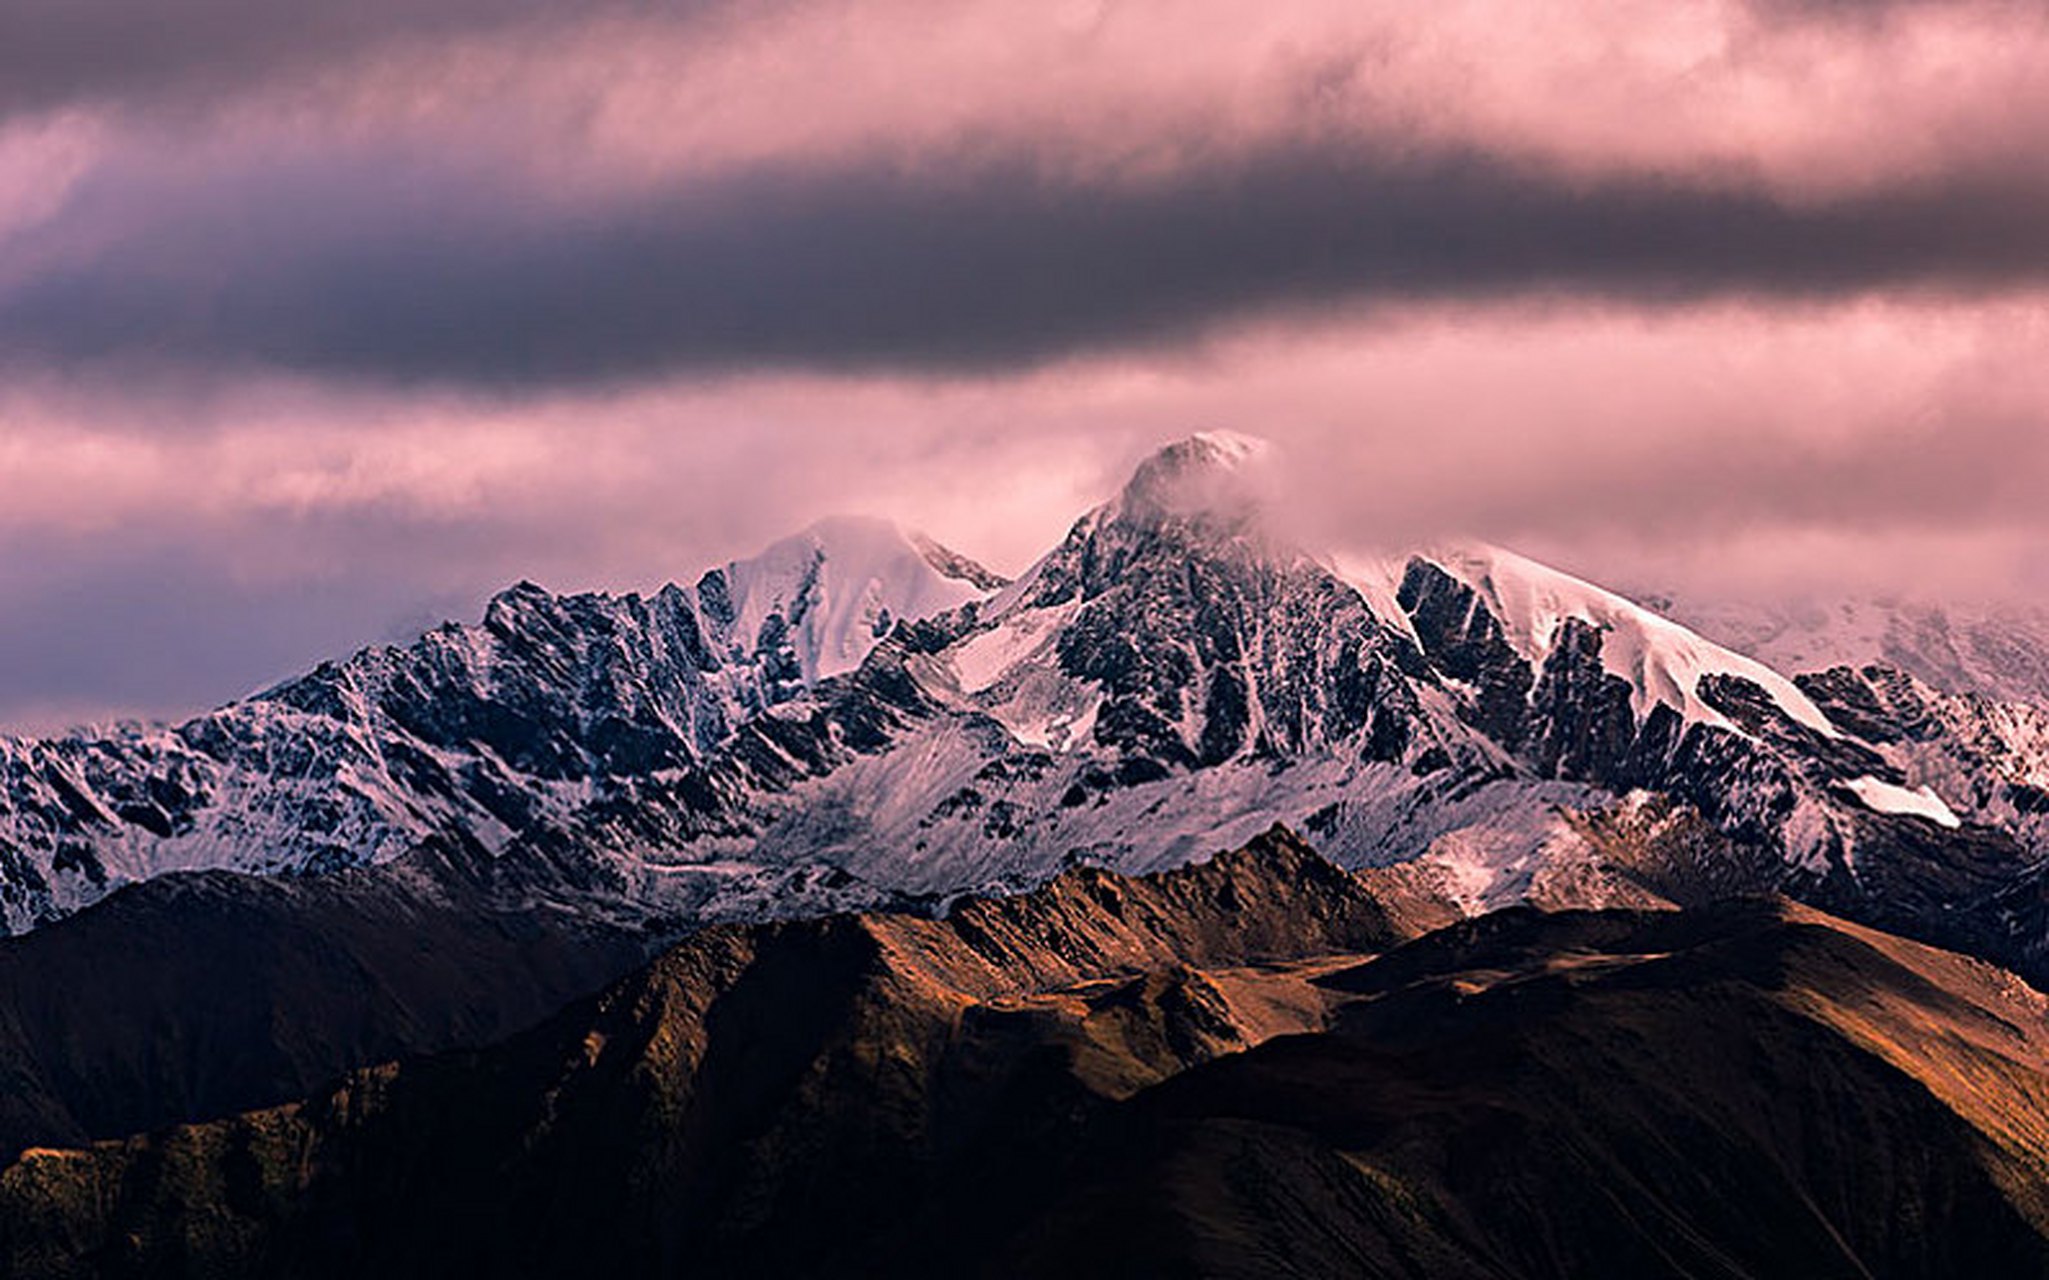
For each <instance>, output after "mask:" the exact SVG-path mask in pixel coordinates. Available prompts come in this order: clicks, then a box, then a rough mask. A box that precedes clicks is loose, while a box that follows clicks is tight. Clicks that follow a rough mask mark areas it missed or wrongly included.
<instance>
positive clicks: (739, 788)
mask: <svg viewBox="0 0 2049 1280" xmlns="http://www.w3.org/2000/svg"><path fill="white" fill-rule="evenodd" d="M1285 498H1286V492H1285V482H1284V481H1283V479H1282V478H1281V475H1280V468H1278V467H1276V466H1275V465H1274V456H1273V454H1272V452H1271V450H1270V449H1269V448H1268V447H1267V446H1265V445H1264V444H1262V443H1261V442H1259V441H1257V440H1255V439H1252V438H1250V437H1247V436H1242V435H1237V434H1233V433H1225V432H1208V433H1203V434H1200V435H1196V436H1193V437H1190V438H1188V439H1186V440H1183V441H1179V442H1176V443H1173V444H1170V445H1168V446H1167V447H1166V448H1164V449H1162V450H1160V451H1159V452H1158V453H1156V454H1154V455H1153V456H1152V457H1150V458H1148V459H1147V460H1145V461H1144V462H1143V463H1141V464H1140V465H1139V466H1138V467H1137V468H1136V470H1135V471H1134V473H1133V475H1132V476H1131V477H1130V479H1129V481H1128V482H1127V483H1126V484H1125V485H1124V486H1123V487H1122V489H1121V490H1120V492H1119V493H1117V494H1116V495H1115V496H1113V497H1112V498H1111V499H1110V500H1109V501H1107V502H1105V503H1104V504H1103V505H1101V506H1099V507H1097V508H1096V509H1095V510H1093V511H1090V512H1089V513H1087V514H1085V515H1083V516H1082V517H1081V518H1080V519H1079V520H1078V521H1077V522H1076V523H1075V525H1074V526H1073V528H1072V529H1071V530H1070V531H1069V533H1068V535H1067V536H1066V537H1065V538H1064V539H1062V540H1061V542H1060V543H1059V544H1058V545H1057V546H1055V547H1053V548H1051V549H1050V550H1049V551H1048V552H1047V553H1046V554H1045V555H1044V556H1042V557H1041V558H1040V559H1039V561H1038V562H1037V563H1035V564H1034V565H1033V566H1032V567H1031V568H1030V569H1029V570H1028V571H1027V572H1026V573H1024V574H1023V575H1021V576H1020V577H1019V578H1018V579H1017V580H1016V581H1015V582H1011V583H1005V582H1004V581H1003V580H1002V579H1001V578H999V577H997V576H996V575H993V574H991V573H989V572H988V571H987V570H985V569H982V568H980V567H979V566H976V565H974V564H973V563H972V562H971V561H968V560H966V559H965V558H964V557H961V556H959V555H957V554H955V553H953V552H950V551H948V550H946V549H945V548H943V547H941V546H939V545H938V544H936V543H933V542H931V541H930V540H929V539H925V538H922V537H920V536H917V535H906V534H903V533H901V532H899V531H897V530H896V529H895V528H894V527H893V526H890V525H888V524H887V523H885V522H880V521H872V520H847V519H841V520H831V521H826V522H822V523H821V524H819V525H816V526H814V527H812V528H811V529H809V530H807V531H805V532H803V533H801V534H799V535H797V536H795V537H793V538H790V539H786V540H784V541H782V542H779V543H776V544H775V545H773V546H771V547H769V548H768V549H767V550H765V551H764V552H763V553H762V554H760V555H759V556H756V557H754V558H752V559H749V560H744V561H739V562H736V563H734V564H730V565H726V566H723V567H722V568H719V569H714V570H712V571H710V572H707V573H705V574H703V575H702V576H701V577H699V578H698V579H697V580H696V582H695V583H694V584H692V585H689V586H679V585H672V586H668V587H664V588H662V589H661V590H660V591H658V592H656V593H654V594H653V595H651V596H646V597H642V596H638V595H628V596H623V597H614V596H605V595H579V596H566V597H565V596H555V595H551V594H549V593H548V592H545V591H543V590H541V589H540V588H538V587H534V586H532V585H531V584H522V585H521V586H519V587H516V588H514V589H512V590H510V591H508V592H506V593H504V594H502V595H500V596H499V597H498V598H497V599H496V600H494V601H493V602H492V604H491V606H490V608H489V609H488V610H487V611H486V614H485V618H484V620H483V622H482V624H481V625H476V626H457V625H454V624H450V625H447V626H444V627H441V628H437V629H436V630H434V631H432V632H429V633H428V634H426V635H424V636H422V637H421V638H420V639H419V640H417V641H415V642H414V643H412V644H411V645H407V646H403V647H396V648H383V649H373V650H365V651H364V652H362V653H359V654H356V655H355V656H353V657H351V658H349V659H347V660H345V661H342V662H338V663H329V664H324V665H322V666H321V667H319V668H318V669H316V670H315V671H313V672H311V673H309V674H308V675H306V676H304V677H301V678H300V679H298V680H294V681H291V682H288V683H286V684H284V685H281V686H279V687H277V688H275V689H271V690H268V691H266V692H264V693H262V694H259V695H256V696H255V697H253V698H250V699H248V700H246V701H244V702H241V703H237V704H234V705H231V706H229V707H225V708H223V709H221V710H220V711H217V712H214V713H212V714H210V715H207V716H203V717H200V718H199V719H197V720H194V721H191V722H189V723H187V724H184V725H179V726H175V727H164V728H158V729H150V730H137V731H123V732H120V733H115V734H110V735H97V736H96V735H90V734H78V735H71V736H68V737H63V738H56V739H50V740H43V741H24V742H7V743H4V744H0V769H4V786H0V908H4V911H5V913H6V921H7V924H8V925H9V927H10V928H12V929H16V930H19V929H23V928H29V927H33V926H34V925H36V924H38V923H41V922H45V921H48V920H51V919H55V918H57V917H58V916H61V915H63V914H65V913H67V912H69V911H72V910H75V909H77V908H78V907H80V906H82V905H84V904H86V903H88V902H90V901H92V900H93V899H95V898H97V897H98V896H101V895H102V894H104V893H106V892H108V891H109V890H111V889H112V888H113V887H115V886H117V885H118V884H120V883H123V882H125V881H130V880H135V879H141V878H146V877H149V876H154V875H159V874H162V873H164V872H167V871H172V870H177V869H180V868H195V867H227V868H232V869H237V870H243V871H251V872H258V873H264V874H295V875H296V874H307V873H320V872H324V871H328V870H332V869H336V868H340V867H351V866H364V865H378V866H386V867H388V868H389V874H393V875H408V876H414V877H427V878H429V879H431V880H433V881H434V882H435V883H436V884H444V883H445V884H446V885H447V886H449V887H448V888H447V889H446V892H447V893H449V894H452V895H459V894H461V893H463V892H468V891H469V890H468V889H466V888H464V887H463V886H467V885H471V884H474V883H477V882H480V881H488V882H489V883H491V884H493V885H494V886H497V891H505V887H506V886H508V885H510V886H512V887H513V889H515V890H516V891H517V892H518V893H521V894H526V895H530V896H532V897H533V898H534V900H535V901H547V902H553V903H556V904H557V905H559V906H562V907H564V909H571V910H576V911H603V912H607V913H611V914H613V915H616V916H622V917H627V918H636V917H645V918H647V919H649V920H658V921H662V922H665V923H664V924H663V927H665V928H677V927H687V926H688V925H689V924H690V923H692V922H696V921H701V920H707V919H720V918H739V917H761V916H770V915H778V914H789V913H796V912H809V911H816V910H822V909H827V908H831V907H839V906H849V905H886V904H895V905H916V904H920V903H924V904H931V903H936V902H944V901H946V900H948V899H950V898H951V897H953V896H956V895H958V894H961V893H963V892H967V891H973V890H983V889H991V888H998V889H1000V888H1005V887H1019V886H1024V885H1029V884H1033V883H1036V882H1038V881H1040V880H1043V879H1045V878H1046V877H1047V876H1049V875H1052V874H1054V873H1056V872H1057V871H1058V870H1060V869H1061V868H1062V867H1066V866H1071V865H1075V864H1077V863H1093V864H1102V865H1107V866H1112V867H1115V868H1118V869H1122V870H1132V871H1136V870H1145V869H1149V868H1154V867H1159V866H1165V865H1171V864H1174V863H1177V862H1182V861H1186V860H1188V859H1190V858H1193V857H1197V856H1200V855H1202V854H1205V853H1207V852H1209V851H1211V850H1214V849H1216V848H1218V847H1222V846H1228V845H1234V844H1238V843H1243V842H1244V841H1245V840H1247V839H1249V838H1250V837H1251V836H1252V835H1253V834H1256V833H1257V832H1259V831H1262V830H1265V829H1266V828H1267V827H1268V826H1270V825H1271V824H1272V823H1273V822H1275V821H1277V820H1278V821H1284V822H1287V823H1289V824H1291V825H1294V826H1296V827H1297V828H1298V829H1300V830H1302V831H1303V832H1305V833H1306V834H1307V835H1309V836H1310V837H1311V838H1312V839H1314V840H1315V841H1316V842H1317V843H1318V845H1319V847H1321V848H1323V849H1324V850H1325V851H1326V852H1327V853H1329V854H1330V855H1331V856H1333V857H1335V858H1337V859H1338V860H1340V861H1341V862H1343V863H1345V864H1347V865H1353V866H1396V867H1400V868H1402V869H1403V870H1402V874H1404V875H1406V876H1408V877H1410V879H1411V880H1412V881H1413V882H1414V883H1415V884H1416V885H1418V886H1421V887H1422V889H1424V890H1425V891H1427V892H1431V893H1436V894H1438V895H1439V896H1441V897H1442V898H1443V899H1444V900H1445V901H1446V902H1448V903H1450V904H1453V905H1455V906H1457V907H1460V908H1463V909H1480V908H1484V907H1489V906H1493V905H1499V904H1501V903H1504V902H1509V901H1517V900H1534V901H1539V902H1547V903H1553V904H1569V903H1586V904H1591V903H1605V902H1663V901H1683V900H1687V899H1688V898H1689V897H1699V896H1703V895H1712V894H1718V893H1723V892H1729V891H1733V890H1739V889H1740V890H1745V891H1773V892H1789V893H1794V894H1798V895H1801V896H1804V897H1807V898H1809V899H1811V900H1814V901H1817V902H1821V903H1823V904H1825V905H1829V906H1831V907H1833V908H1835V909H1838V910H1847V911H1851V912H1852V913H1856V914H1862V915H1863V916H1865V917H1866V918H1870V919H1874V920H1881V921H1885V922H1891V923H1894V924H1898V923H1899V921H1900V920H1901V919H1905V920H1907V921H1908V922H1910V923H1913V922H1919V923H1920V924H1921V925H1924V926H1925V928H1923V929H1922V932H1924V933H1929V932H1931V931H1938V930H1939V929H1943V928H1953V929H1978V930H1983V931H1987V932H1988V933H1996V932H1998V931H2000V930H2005V931H2006V933H2007V934H2010V935H2013V936H2014V937H2019V936H2020V934H2021V933H2025V932H2026V929H2027V928H2029V927H2031V926H2027V925H2026V924H2025V922H2026V921H2028V920H2030V919H2033V918H2034V916H2033V915H2031V914H2030V913H2036V914H2040V913H2041V912H2042V911H2043V910H2049V909H2045V908H2041V907H2039V905H2038V904H2037V902H2036V897H2040V896H2041V891H2040V889H2039V888H2038V881H2039V879H2040V877H2039V876H2038V875H2037V869H2038V868H2039V867H2040V865H2041V861H2042V855H2043V853H2044V852H2049V839H2045V835H2049V832H2045V829H2044V826H2043V824H2044V823H2045V822H2049V818H2045V816H2044V815H2049V790H2045V787H2049V725H2045V724H2044V723H2043V720H2042V718H2041V716H2040V715H2039V713H2035V712H2033V711H2031V710H2030V709H2027V708H2009V709H2008V710H2006V711H2001V712H1999V713H1998V714H1992V713H1990V712H1986V711H1984V710H1983V709H1979V710H1977V711H1973V710H1972V709H1971V708H1968V707H1962V706H1960V705H1957V704H1954V703H1953V702H1952V701H1946V699H1950V698H1951V695H1947V694H1944V693H1941V692H1939V691H1936V690H1933V689H1929V688H1927V687H1925V686H1922V685H1919V684H1918V683H1917V682H1915V681H1914V680H1913V679H1912V677H1910V676H1906V675H1904V674H1900V673H1887V672H1884V671H1881V670H1879V669H1877V668H1872V669H1870V670H1866V671H1850V670H1838V671H1833V672H1828V673H1820V674H1816V675H1810V676H1806V677H1803V678H1801V679H1799V680H1794V679H1791V678H1789V677H1788V676H1787V675H1785V674H1784V673H1782V672H1780V671H1778V670H1775V669H1774V668H1772V667H1771V666H1769V665H1766V664H1764V663H1762V662H1759V661H1756V660H1754V659H1753V658H1750V657H1746V656H1743V655H1742V654H1739V653H1736V652H1734V651H1732V650H1730V649H1728V648H1724V647H1722V646H1719V645H1716V644H1714V643H1711V642H1710V641H1708V640H1706V639H1704V638H1703V637H1701V636H1700V635H1698V634H1696V633H1695V632H1692V631H1690V630H1688V629H1687V628H1685V627H1684V626H1682V625H1680V624H1679V623H1677V622H1674V621H1672V620H1671V619H1669V618H1666V617H1664V616H1661V615H1660V614H1658V613H1656V612H1653V611H1651V610H1648V609H1644V608H1640V607H1639V606H1637V605H1636V604H1634V603H1632V602H1630V601H1629V600H1627V599H1624V598H1623V597H1621V596H1618V595H1615V594H1613V593H1611V592H1607V591H1604V590H1602V589H1600V588H1598V587H1596V586H1593V585H1592V584H1589V583H1585V582H1582V581H1580V580H1578V579H1575V578H1572V577H1570V576H1569V575H1566V574H1562V573H1559V572H1557V571H1555V570H1552V569H1549V568H1547V567H1545V566H1542V565H1539V564H1536V563H1534V562H1532V561H1529V560H1527V559H1525V558H1523V557H1520V556H1516V555H1514V554H1512V553H1510V552H1507V551H1503V550H1501V549H1498V548H1490V547H1472V546H1467V547H1458V548H1449V549H1437V550H1424V551H1418V552H1415V553H1412V554H1408V555H1402V556H1395V557H1388V558H1383V559H1379V560H1375V561H1373V562H1371V563H1354V562H1351V561H1347V560H1345V559H1343V558H1341V557H1336V556H1332V555H1330V554H1326V553H1325V552H1324V551H1323V550H1321V549H1318V548H1305V547H1302V546H1298V545H1294V544H1292V543H1290V542H1289V541H1288V540H1287V539H1286V538H1285V537H1283V536H1281V535H1280V534H1278V533H1276V531H1275V530H1274V529H1273V527H1272V522H1270V521H1265V520H1261V519H1260V513H1261V512H1262V511H1266V510H1269V509H1272V508H1273V507H1275V506H1277V505H1279V503H1277V499H1278V500H1280V501H1281V502H1284V500H1285ZM2030 894H2034V895H2036V897H2030V896H2029V895H2030ZM2017 922H2018V923H2017ZM2017 931H2018V932H2017ZM2010 941H2011V939H2010ZM1987 945H1990V944H1987ZM2002 945H2004V944H2002ZM2012 945H2013V946H2021V945H2022V943H2020V942H2012Z"/></svg>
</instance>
